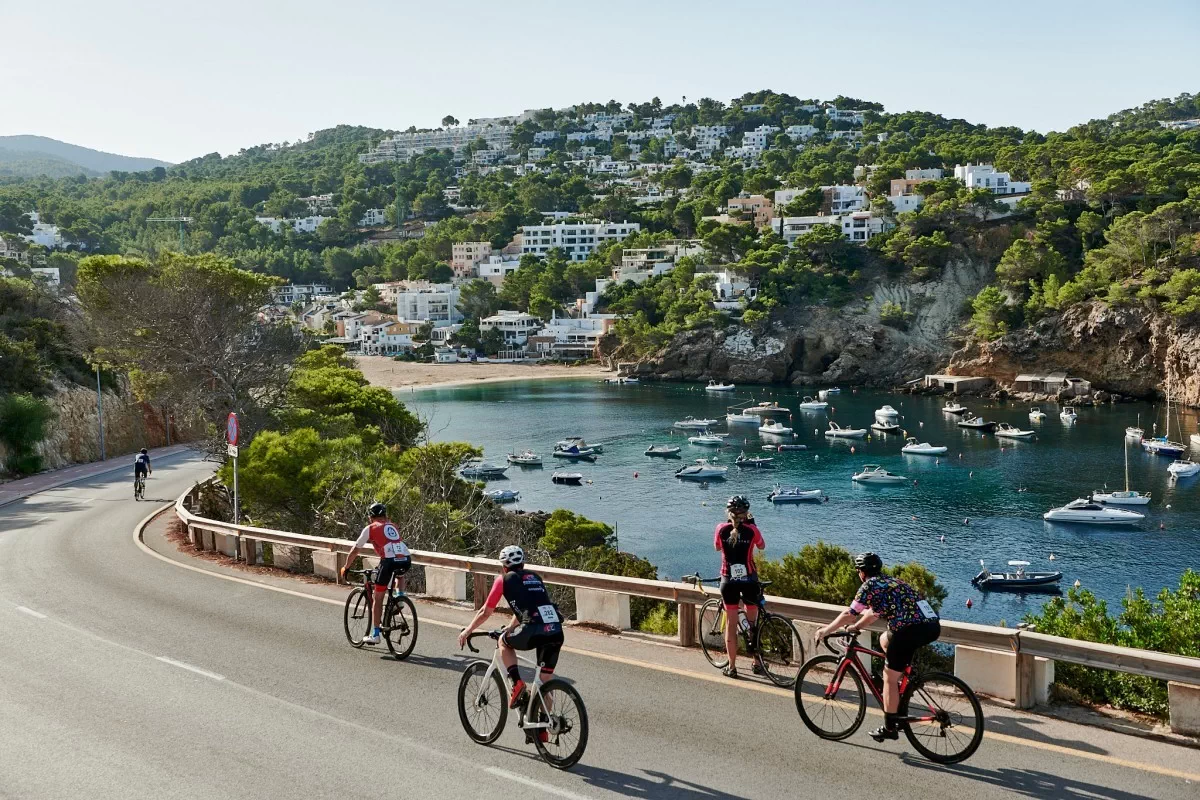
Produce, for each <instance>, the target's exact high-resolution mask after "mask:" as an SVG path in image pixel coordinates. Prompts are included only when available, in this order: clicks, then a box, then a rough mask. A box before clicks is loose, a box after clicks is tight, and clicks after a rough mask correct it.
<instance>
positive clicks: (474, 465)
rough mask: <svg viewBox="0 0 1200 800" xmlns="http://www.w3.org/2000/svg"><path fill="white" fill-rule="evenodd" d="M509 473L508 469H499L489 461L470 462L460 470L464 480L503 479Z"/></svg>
mask: <svg viewBox="0 0 1200 800" xmlns="http://www.w3.org/2000/svg"><path fill="white" fill-rule="evenodd" d="M507 471H508V467H499V466H496V465H495V464H491V463H489V462H487V461H479V460H475V461H469V462H467V464H466V465H464V466H463V468H462V469H461V470H459V474H460V475H462V476H463V477H464V478H481V479H483V480H487V479H488V478H503V477H504V473H505V472H507Z"/></svg>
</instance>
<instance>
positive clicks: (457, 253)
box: [450, 242, 492, 278]
mask: <svg viewBox="0 0 1200 800" xmlns="http://www.w3.org/2000/svg"><path fill="white" fill-rule="evenodd" d="M491 254H492V243H491V242H456V243H455V244H452V245H451V246H450V269H452V270H454V277H456V278H470V277H474V276H475V275H477V274H478V272H477V271H476V269H475V266H476V265H477V264H478V263H479V262H480V261H483V260H484V259H486V258H487V257H488V256H490V255H491Z"/></svg>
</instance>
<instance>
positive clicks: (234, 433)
mask: <svg viewBox="0 0 1200 800" xmlns="http://www.w3.org/2000/svg"><path fill="white" fill-rule="evenodd" d="M225 441H226V442H228V443H229V455H230V457H231V458H233V524H234V525H237V524H238V523H239V522H241V504H240V503H239V502H238V500H239V498H238V463H237V462H238V418H237V414H235V413H233V412H232V411H231V412H229V416H228V417H227V418H226V419H225Z"/></svg>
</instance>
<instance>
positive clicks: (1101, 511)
mask: <svg viewBox="0 0 1200 800" xmlns="http://www.w3.org/2000/svg"><path fill="white" fill-rule="evenodd" d="M1145 518H1146V516H1145V515H1144V514H1139V513H1137V512H1136V511H1126V510H1125V509H1123V508H1113V507H1111V506H1106V505H1101V504H1100V503H1093V502H1092V501H1091V500H1088V499H1086V498H1083V497H1081V498H1079V499H1078V500H1072V501H1071V502H1069V503H1067V504H1066V505H1065V506H1060V507H1059V508H1052V509H1050V510H1049V511H1047V512H1046V513H1045V514H1042V519H1044V520H1046V521H1047V522H1081V523H1085V524H1088V525H1136V524H1137V523H1139V522H1141V521H1142V520H1144V519H1145Z"/></svg>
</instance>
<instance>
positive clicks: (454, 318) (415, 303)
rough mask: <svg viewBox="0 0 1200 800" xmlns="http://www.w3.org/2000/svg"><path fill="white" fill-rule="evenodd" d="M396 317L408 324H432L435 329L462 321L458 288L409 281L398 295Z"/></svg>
mask: <svg viewBox="0 0 1200 800" xmlns="http://www.w3.org/2000/svg"><path fill="white" fill-rule="evenodd" d="M396 316H397V317H399V318H400V319H401V320H404V321H408V322H430V323H433V326H434V327H435V328H441V327H445V326H446V325H452V324H453V323H455V322H458V321H460V320H461V319H462V318H463V315H462V313H461V312H459V310H458V288H457V287H456V286H454V285H453V284H449V283H425V282H423V281H409V282H408V286H407V287H406V288H405V290H403V291H399V292H397V293H396Z"/></svg>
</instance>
